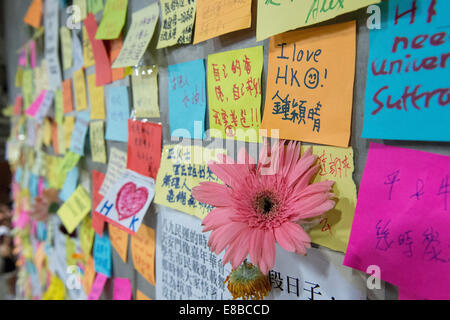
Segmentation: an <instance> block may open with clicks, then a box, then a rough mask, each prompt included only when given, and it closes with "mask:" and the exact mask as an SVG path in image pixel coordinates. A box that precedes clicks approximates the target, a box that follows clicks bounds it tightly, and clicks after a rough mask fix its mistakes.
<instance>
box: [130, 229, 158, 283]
mask: <svg viewBox="0 0 450 320" xmlns="http://www.w3.org/2000/svg"><path fill="white" fill-rule="evenodd" d="M155 240H156V239H155V230H154V229H152V228H150V227H147V226H146V225H144V224H143V225H142V226H141V228H139V231H138V232H137V233H136V234H135V235H134V236H132V237H131V255H132V258H133V265H134V267H135V268H136V271H137V272H139V273H140V274H141V275H142V276H143V277H144V278H145V279H146V280H147V281H148V282H149V283H150V284H151V285H153V286H154V285H155Z"/></svg>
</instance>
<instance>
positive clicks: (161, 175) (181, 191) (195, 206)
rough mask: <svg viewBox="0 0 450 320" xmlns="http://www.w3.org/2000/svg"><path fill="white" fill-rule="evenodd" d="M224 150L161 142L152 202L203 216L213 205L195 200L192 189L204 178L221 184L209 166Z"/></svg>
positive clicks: (199, 216)
mask: <svg viewBox="0 0 450 320" xmlns="http://www.w3.org/2000/svg"><path fill="white" fill-rule="evenodd" d="M218 154H226V151H225V150H223V149H208V148H203V147H201V146H182V145H164V147H163V151H162V154H161V165H160V168H159V170H158V176H157V179H156V195H155V203H158V204H161V205H164V206H166V207H171V208H174V209H177V210H180V211H183V212H186V213H188V214H191V215H194V216H196V217H197V218H200V219H203V218H204V217H205V216H206V214H208V213H209V212H210V211H211V210H212V209H213V208H214V207H213V206H210V205H208V204H206V203H201V202H198V201H197V200H195V199H194V197H193V196H192V188H193V187H195V186H197V185H198V184H199V183H200V182H203V181H213V182H216V183H221V182H220V180H219V179H218V178H217V177H216V175H214V174H213V173H212V171H211V170H210V169H209V167H208V162H209V161H211V160H217V155H218Z"/></svg>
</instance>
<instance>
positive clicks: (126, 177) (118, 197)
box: [95, 170, 155, 234]
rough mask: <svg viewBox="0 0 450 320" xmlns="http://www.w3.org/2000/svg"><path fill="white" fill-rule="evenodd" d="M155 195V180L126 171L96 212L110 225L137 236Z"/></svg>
mask: <svg viewBox="0 0 450 320" xmlns="http://www.w3.org/2000/svg"><path fill="white" fill-rule="evenodd" d="M154 195H155V180H154V179H153V178H149V177H144V176H142V175H140V174H138V173H136V172H134V171H131V170H126V171H125V173H124V174H123V175H122V177H120V178H119V180H118V181H117V182H116V183H115V184H114V185H113V186H112V187H111V188H110V189H109V191H108V193H107V194H106V195H105V197H104V198H103V200H102V201H101V202H100V204H99V205H98V206H97V208H96V210H95V211H97V212H98V213H100V214H102V215H103V216H104V218H105V220H107V221H108V222H109V223H113V224H114V225H115V226H117V227H119V228H121V229H122V230H125V231H126V232H128V233H129V234H135V233H136V232H137V231H138V230H139V227H140V225H141V223H142V220H143V219H144V216H145V214H146V213H147V209H148V207H149V206H150V203H151V202H152V201H153V197H154Z"/></svg>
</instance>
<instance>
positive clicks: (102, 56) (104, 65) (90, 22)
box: [84, 13, 112, 87]
mask: <svg viewBox="0 0 450 320" xmlns="http://www.w3.org/2000/svg"><path fill="white" fill-rule="evenodd" d="M84 25H85V26H86V31H87V33H88V36H89V40H90V41H91V45H92V53H93V54H94V60H95V74H96V85H97V86H98V87H99V86H104V85H106V84H108V83H111V81H112V72H111V64H110V63H111V62H110V61H109V55H108V52H107V51H106V48H105V44H104V43H103V40H98V39H95V34H96V33H97V28H98V26H97V21H96V20H95V16H94V15H93V14H92V13H90V14H89V15H88V16H87V18H86V19H85V20H84Z"/></svg>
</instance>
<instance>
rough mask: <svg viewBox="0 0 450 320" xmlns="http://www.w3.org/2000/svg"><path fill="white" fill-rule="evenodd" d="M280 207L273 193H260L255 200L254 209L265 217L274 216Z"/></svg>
mask: <svg viewBox="0 0 450 320" xmlns="http://www.w3.org/2000/svg"><path fill="white" fill-rule="evenodd" d="M277 207H278V200H277V198H276V196H275V194H274V193H273V192H271V191H263V192H260V193H258V194H257V195H256V196H255V198H254V200H253V208H254V209H255V210H256V212H258V213H259V214H261V215H263V216H267V215H271V214H273V213H274V212H275V211H276V209H277Z"/></svg>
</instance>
